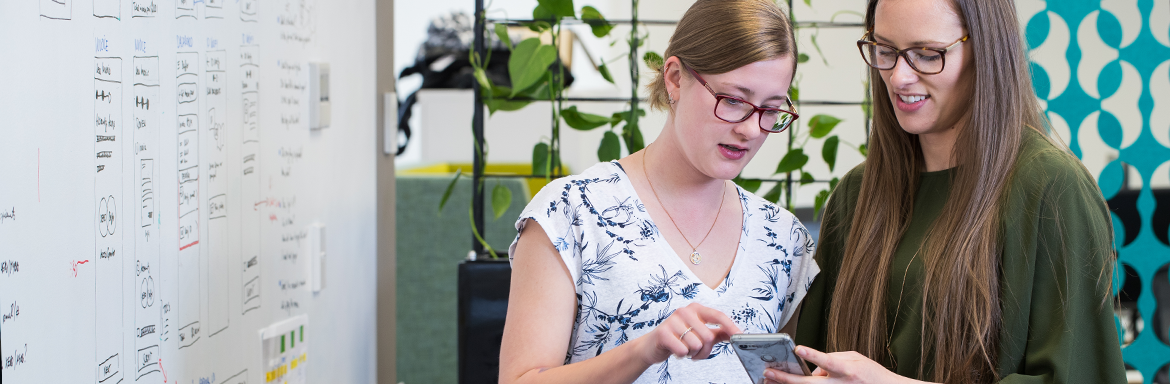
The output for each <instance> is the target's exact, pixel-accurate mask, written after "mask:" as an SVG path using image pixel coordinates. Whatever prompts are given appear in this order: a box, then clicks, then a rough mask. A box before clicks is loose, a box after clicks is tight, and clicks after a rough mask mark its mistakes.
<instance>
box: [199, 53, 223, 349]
mask: <svg viewBox="0 0 1170 384" xmlns="http://www.w3.org/2000/svg"><path fill="white" fill-rule="evenodd" d="M203 68H204V70H205V71H206V72H207V74H206V76H205V77H204V81H205V83H204V88H203V89H204V90H203V91H202V93H203V95H204V96H205V98H204V99H203V107H204V108H205V109H206V111H207V113H206V117H205V119H206V120H205V121H206V124H203V127H204V130H205V133H204V134H203V139H204V140H203V143H205V145H204V149H203V153H204V154H206V155H207V157H206V161H205V163H206V164H207V195H208V196H211V197H209V198H208V199H207V238H206V240H205V244H206V245H205V246H206V247H207V259H206V260H207V280H208V282H207V333H208V337H212V336H215V334H217V333H219V332H220V331H223V330H225V329H227V327H228V312H229V311H228V284H229V283H228V211H227V203H228V195H227V193H228V172H227V168H225V167H224V163H225V162H226V161H227V148H225V144H226V139H227V136H228V132H227V129H228V127H227V125H226V124H225V123H226V122H227V118H226V117H224V116H225V115H226V114H227V113H226V112H225V111H226V110H227V94H225V93H224V87H225V86H226V85H227V79H226V78H225V69H226V68H227V51H222V50H221V51H209V52H207V54H206V55H205V56H204V66H203Z"/></svg>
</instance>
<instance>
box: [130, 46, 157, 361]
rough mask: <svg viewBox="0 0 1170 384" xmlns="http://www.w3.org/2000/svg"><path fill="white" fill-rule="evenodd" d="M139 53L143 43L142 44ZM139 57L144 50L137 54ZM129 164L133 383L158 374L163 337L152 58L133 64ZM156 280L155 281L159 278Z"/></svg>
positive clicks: (135, 59) (141, 59)
mask: <svg viewBox="0 0 1170 384" xmlns="http://www.w3.org/2000/svg"><path fill="white" fill-rule="evenodd" d="M142 45H143V47H145V43H143V44H142ZM143 51H145V49H143ZM133 64H134V109H133V111H134V163H133V164H135V165H136V167H135V174H134V176H135V180H137V183H136V184H137V191H135V192H136V195H137V196H138V207H137V212H135V215H134V217H135V220H136V222H135V223H136V224H137V225H135V233H134V242H135V246H134V258H135V260H136V261H135V263H134V277H135V279H136V280H137V282H138V283H137V288H138V290H137V300H136V301H137V302H138V303H139V305H138V306H136V307H135V308H134V329H135V333H134V350H135V351H137V352H136V356H135V360H134V364H135V368H136V376H137V378H136V380H138V379H142V378H143V377H146V376H148V375H150V374H153V373H159V372H160V371H159V367H158V361H159V358H160V356H161V355H160V352H159V340H160V339H161V338H162V334H163V332H164V331H165V330H164V329H163V327H162V326H161V323H162V310H161V305H159V304H158V303H159V302H160V300H159V290H158V282H159V281H161V279H158V278H156V277H155V276H160V275H159V270H158V269H159V268H160V266H161V263H160V260H159V259H160V255H161V252H162V237H161V236H159V234H160V233H159V223H160V222H161V220H160V219H159V217H158V199H156V198H155V196H156V193H155V188H157V183H156V182H155V180H157V179H158V173H156V171H157V167H155V164H157V163H156V161H155V160H156V158H157V157H158V150H159V146H158V145H159V138H158V135H159V129H160V125H161V123H162V120H161V114H160V113H159V107H160V106H161V105H162V104H161V103H160V100H159V97H160V95H159V72H158V70H159V61H158V56H144V57H135V58H134V63H133ZM160 277H161V276H160Z"/></svg>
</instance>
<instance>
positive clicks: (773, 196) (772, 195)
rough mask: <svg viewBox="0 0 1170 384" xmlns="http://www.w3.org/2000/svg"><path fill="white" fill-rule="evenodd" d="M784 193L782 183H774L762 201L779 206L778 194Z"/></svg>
mask: <svg viewBox="0 0 1170 384" xmlns="http://www.w3.org/2000/svg"><path fill="white" fill-rule="evenodd" d="M782 192H784V183H776V185H773V186H772V189H769V190H768V193H765V194H764V196H763V197H764V200H768V201H771V202H772V204H780V194H781V193H782Z"/></svg>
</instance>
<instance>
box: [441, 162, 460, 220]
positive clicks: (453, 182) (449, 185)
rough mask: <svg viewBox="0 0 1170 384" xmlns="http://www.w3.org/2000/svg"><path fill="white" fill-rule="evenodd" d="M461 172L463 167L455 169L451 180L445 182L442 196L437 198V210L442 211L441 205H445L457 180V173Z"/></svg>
mask: <svg viewBox="0 0 1170 384" xmlns="http://www.w3.org/2000/svg"><path fill="white" fill-rule="evenodd" d="M462 174H463V168H459V169H458V170H455V177H452V178H451V182H450V183H447V190H446V191H443V198H442V199H439V212H443V206H444V205H447V199H448V198H450V197H451V191H454V190H455V182H457V181H459V175H462Z"/></svg>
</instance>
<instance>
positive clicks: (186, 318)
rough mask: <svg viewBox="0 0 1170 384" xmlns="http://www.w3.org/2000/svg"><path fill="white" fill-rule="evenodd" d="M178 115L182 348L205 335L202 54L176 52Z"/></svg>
mask: <svg viewBox="0 0 1170 384" xmlns="http://www.w3.org/2000/svg"><path fill="white" fill-rule="evenodd" d="M175 56H176V58H175V68H176V72H177V73H178V76H176V79H175V83H176V84H177V86H176V97H177V99H178V106H177V108H176V112H175V113H176V114H177V115H178V119H179V138H178V140H179V142H178V144H179V145H178V154H177V155H178V160H179V161H178V172H179V296H178V302H179V348H185V347H188V346H191V345H192V344H194V343H195V342H196V341H198V340H199V338H200V336H202V330H201V328H202V327H201V326H200V324H199V319H200V317H201V313H202V310H203V306H202V302H201V299H200V293H201V287H202V284H200V276H201V275H202V271H201V270H200V265H201V264H202V263H200V249H199V237H200V236H199V229H200V227H199V206H200V200H201V198H200V197H199V196H200V194H199V74H198V73H199V72H198V68H199V54H198V53H196V52H183V53H178V54H176V55H175Z"/></svg>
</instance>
